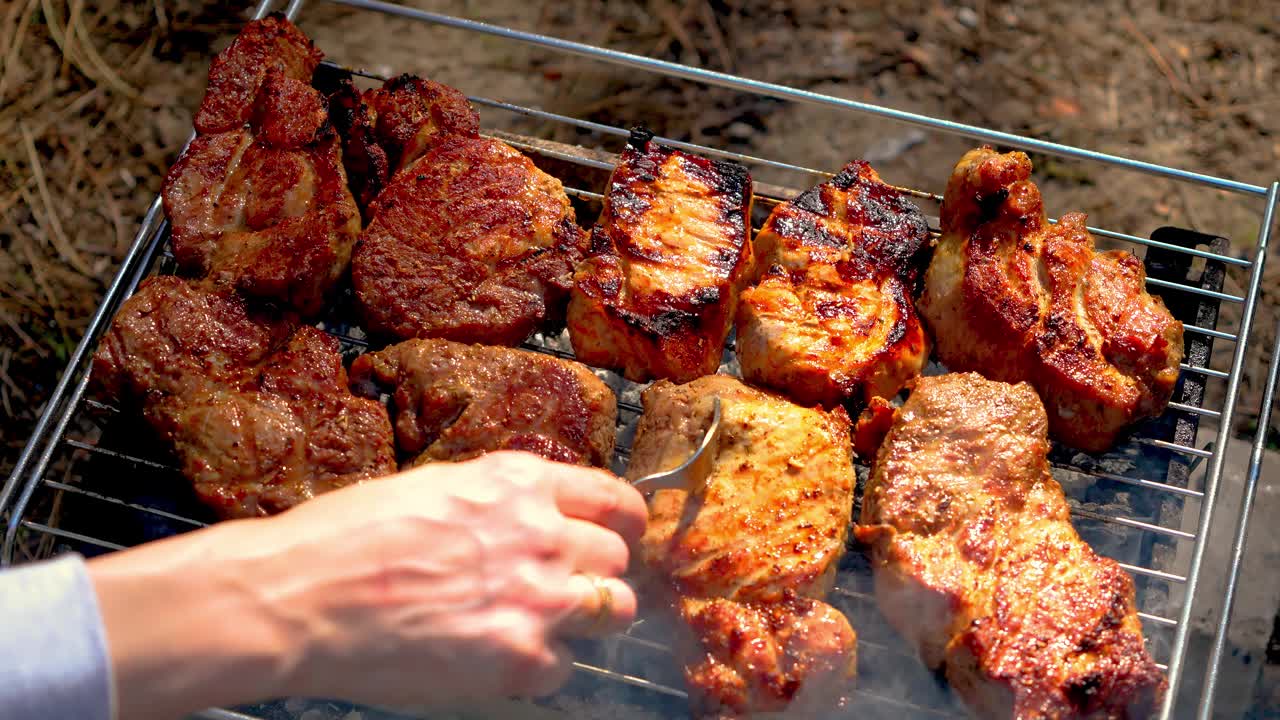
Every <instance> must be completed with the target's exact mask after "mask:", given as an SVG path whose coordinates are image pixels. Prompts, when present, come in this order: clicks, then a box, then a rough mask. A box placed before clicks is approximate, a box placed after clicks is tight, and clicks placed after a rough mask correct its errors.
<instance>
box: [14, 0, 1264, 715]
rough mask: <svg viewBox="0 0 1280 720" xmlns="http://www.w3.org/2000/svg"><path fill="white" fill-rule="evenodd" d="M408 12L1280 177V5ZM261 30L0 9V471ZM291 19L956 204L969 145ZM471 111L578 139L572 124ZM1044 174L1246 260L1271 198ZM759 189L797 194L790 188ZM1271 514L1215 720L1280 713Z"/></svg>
mask: <svg viewBox="0 0 1280 720" xmlns="http://www.w3.org/2000/svg"><path fill="white" fill-rule="evenodd" d="M415 4H417V5H420V6H421V7H424V8H428V9H431V10H435V11H439V12H444V13H449V14H453V15H460V16H466V17H470V18H474V19H479V20H485V21H489V22H494V23H500V24H503V25H508V26H513V27H516V28H521V29H527V30H534V31H538V32H544V33H547V34H551V35H555V36H558V37H563V38H567V39H572V40H578V41H583V42H587V43H591V44H595V45H602V46H607V47H612V48H616V49H620V50H627V51H630V52H635V53H640V54H645V55H649V56H651V57H656V58H662V59H667V60H673V61H677V62H682V63H686V64H691V65H697V66H700V67H705V68H711V69H715V70H723V71H727V72H732V73H736V74H740V75H744V76H747V77H751V78H756V79H761V80H766V81H771V82H776V83H783V84H787V85H791V86H793V87H798V88H803V89H810V90H815V91H819V92H823V93H827V94H832V95H837V96H841V97H847V98H852V99H857V100H865V101H869V102H874V103H878V104H883V105H887V106H890V107H894V108H899V109H903V110H911V111H915V112H920V113H924V114H929V115H933V116H936V117H943V118H947V119H952V120H957V121H961V122H965V123H970V124H976V125H983V126H986V127H990V128H995V129H999V130H1005V131H1010V132H1015V133H1020V134H1026V135H1031V136H1034V137H1037V138H1043V139H1047V140H1052V141H1055V142H1061V143H1067V144H1072V145H1080V146H1083V147H1087V148H1090V149H1094V150H1100V151H1103V152H1107V153H1113V154H1118V155H1127V156H1130V157H1135V158H1139V159H1143V160H1148V161H1151V162H1156V163H1160V164H1165V165H1170V166H1174V167H1179V168H1184V169H1189V170H1196V171H1200V172H1205V173H1210V174H1214V175H1221V176H1225V177H1229V178H1233V179H1237V180H1242V181H1247V182H1251V183H1256V184H1267V183H1269V182H1271V181H1272V180H1274V179H1276V177H1277V176H1280V162H1278V161H1280V94H1277V92H1276V88H1277V87H1278V86H1280V68H1278V66H1280V59H1278V53H1277V50H1278V48H1280V37H1278V35H1280V3H1277V2H1274V0H1241V1H1237V2H1229V1H1219V0H1166V1H1163V2H1158V1H1156V0H1101V1H1099V2H1091V3H1086V2H1075V3H1061V2H1041V3H1030V2H1022V3H1004V2H987V1H984V0H965V1H963V2H961V1H956V2H950V1H943V0H905V1H898V2H806V1H803V0H801V1H797V2H773V1H767V0H734V1H730V0H725V1H716V2H711V1H706V0H691V1H690V2H683V3H681V2H674V1H671V0H649V1H647V2H642V1H638V0H637V1H629V2H608V3H605V2H588V1H586V0H565V1H563V2H542V1H539V0H529V1H526V2H521V3H508V2H499V1H497V0H473V1H462V0H453V1H439V2H419V3H415ZM246 13H247V5H244V4H240V3H214V2H204V3H202V2H186V1H182V2H159V1H158V0H157V1H154V2H129V1H121V0H99V1H98V2H83V0H70V2H68V1H67V0H5V2H3V3H0V415H2V416H3V425H0V436H2V438H3V443H0V477H4V476H5V475H6V474H7V472H8V469H9V468H10V467H11V466H12V463H13V460H14V458H15V457H16V455H17V453H18V451H19V450H20V449H21V446H22V444H23V443H24V442H25V441H26V439H27V436H28V434H29V432H30V428H31V425H32V423H33V422H34V419H35V418H36V417H37V416H38V413H39V411H40V409H41V407H42V403H43V400H44V398H45V397H46V395H47V393H48V392H49V390H50V389H51V387H52V385H53V383H54V382H56V379H57V376H58V373H59V372H60V371H61V369H62V367H63V365H64V364H65V361H66V358H67V356H68V355H69V354H70V352H71V351H72V349H73V348H74V347H75V345H76V343H77V342H78V340H79V339H80V336H81V334H82V332H83V328H84V325H85V323H86V321H87V319H88V316H89V315H90V314H91V313H92V311H93V309H94V307H95V306H96V304H97V302H98V300H99V298H100V296H101V295H102V293H103V291H104V290H105V287H106V284H107V283H108V282H110V279H111V277H112V275H113V274H114V272H115V269H116V267H117V265H118V263H119V260H120V258H121V257H122V256H123V254H124V253H125V251H126V249H127V248H128V246H129V244H130V242H131V241H132V239H133V236H134V233H135V231H136V229H137V226H138V222H139V219H140V218H141V216H142V214H143V213H144V212H145V209H146V207H147V205H148V204H149V203H150V202H151V200H152V198H153V197H154V196H155V194H156V193H157V192H158V190H159V188H160V184H161V181H162V179H163V176H164V173H165V172H166V170H167V168H168V166H169V165H170V164H171V162H172V161H173V160H174V158H175V156H176V154H177V153H178V152H179V150H180V149H181V147H182V144H183V142H184V141H185V140H186V138H187V135H188V133H189V132H190V128H191V115H192V112H193V111H194V109H195V107H196V106H197V105H198V104H199V101H200V97H201V95H202V93H203V89H204V85H205V76H206V73H207V71H208V66H209V62H210V59H211V58H212V56H213V54H214V53H215V52H217V51H218V50H220V49H221V48H222V47H225V45H226V44H227V43H228V42H229V41H230V38H231V37H232V36H233V35H234V33H235V32H236V31H237V29H238V28H239V26H240V24H241V23H242V22H243V21H244V19H245V17H246ZM301 17H302V19H301V22H300V26H301V27H302V29H303V30H304V31H305V32H307V33H308V34H309V35H311V37H312V38H313V39H314V40H315V42H316V43H317V45H318V46H319V47H320V48H321V49H323V50H324V51H325V52H326V54H327V55H328V56H329V57H330V58H331V59H333V60H335V61H337V62H339V63H341V64H344V65H348V66H353V67H364V68H367V69H369V70H372V71H374V72H378V73H381V74H393V73H399V72H414V73H418V74H421V75H424V76H426V77H430V78H432V79H435V80H439V81H442V82H446V83H450V84H453V85H455V86H457V87H459V88H461V89H462V90H463V91H465V92H467V93H469V94H473V95H482V96H485V97H489V98H494V99H501V100H507V101H510V102H515V103H519V104H523V105H530V106H537V107H541V108H544V109H547V110H551V111H554V112H558V113H563V114H566V115H572V116H575V117H580V118H587V119H591V120H597V121H600V122H606V123H609V124H613V125H621V126H629V125H632V124H635V123H641V122H642V123H645V124H647V125H648V126H649V127H650V128H652V129H653V130H655V131H657V132H658V133H659V134H663V135H666V136H669V137H673V138H678V139H683V140H689V141H693V142H697V143H701V144H706V145H712V146H716V147H721V148H725V149H730V150H735V151H738V152H745V153H750V154H753V155H759V156H763V157H768V158H772V159H776V160H782V161H785V162H789V163H794V164H798V165H803V166H807V167H814V168H820V169H825V170H836V169H838V168H839V167H840V166H841V165H843V164H844V163H845V162H846V161H848V160H850V159H853V158H858V157H862V158H866V159H868V160H870V161H871V162H872V163H873V164H874V165H875V166H876V167H877V168H878V169H879V171H880V173H881V174H882V176H884V178H885V179H886V180H887V181H889V182H891V183H894V184H898V185H905V186H910V187H914V188H918V189H922V190H929V191H933V192H941V191H942V188H943V185H944V183H945V180H946V177H947V175H948V174H949V171H950V168H951V166H952V164H953V163H954V162H955V160H956V159H957V158H958V157H959V156H960V154H961V153H963V152H964V151H965V150H966V149H968V147H970V146H971V143H970V142H969V141H966V140H963V139H958V138H953V137H948V136H942V135H934V134H928V133H925V132H923V131H920V130H917V129H914V128H911V127H908V126H905V125H901V124H895V123H891V122H888V121H877V120H870V119H867V118H861V117H858V116H853V115H850V114H847V113H845V114H842V113H838V112H836V111H834V110H828V109H822V108H817V107H809V106H799V105H793V104H787V103H783V102H779V101H773V100H766V99H761V98H758V97H754V96H748V95H745V94H741V93H736V92H733V91H728V90H717V89H708V88H706V87H703V86H699V85H695V84H692V83H686V82H682V81H675V80H664V79H660V78H656V77H655V76H653V75H649V74H645V73H640V72H633V71H625V70H619V69H618V68H617V67H615V66H609V65H603V64H600V63H595V62H592V61H588V60H580V59H573V58H568V57H567V56H564V55H553V54H550V53H547V52H545V51H539V50H534V49H528V48H524V47H522V46H519V45H516V44H513V43H509V42H503V41H499V40H496V39H493V40H489V39H482V38H478V37H477V36H475V35H472V34H467V33H462V32H457V31H451V30H447V29H441V28H428V27H424V26H422V25H417V24H410V23H407V22H405V21H403V20H395V19H392V18H388V17H385V16H379V15H376V14H372V13H355V12H353V11H350V10H346V9H343V8H340V7H335V6H331V5H327V4H325V3H321V2H312V3H310V4H308V5H307V6H306V7H305V9H304V12H303V14H302V16H301ZM482 117H483V118H484V122H485V123H486V124H487V125H490V126H499V127H505V128H506V129H515V130H520V131H521V132H525V133H527V134H533V135H541V136H544V137H548V138H550V139H555V140H560V141H563V142H574V140H575V137H574V136H573V135H569V134H566V130H565V129H564V128H563V127H555V128H553V127H551V126H539V125H537V124H536V123H533V122H532V121H528V120H520V119H519V118H515V117H513V116H511V115H509V114H505V113H503V114H495V113H482ZM1033 160H1034V161H1035V163H1036V180H1037V181H1038V182H1039V183H1040V184H1041V187H1042V189H1043V192H1044V196H1045V198H1046V204H1047V206H1048V209H1049V211H1050V213H1051V214H1054V215H1059V214H1061V213H1063V212H1067V211H1072V210H1079V211H1085V212H1087V213H1088V214H1089V215H1090V221H1091V224H1093V225H1095V226H1100V227H1106V228H1109V229H1112V230H1117V231H1121V232H1127V233H1134V234H1139V235H1146V234H1148V233H1150V231H1152V230H1153V229H1155V228H1157V227H1159V226H1161V225H1179V226H1182V227H1188V228H1192V229H1196V230H1200V231H1203V232H1206V233H1210V234H1214V235H1221V236H1224V237H1227V238H1229V239H1230V240H1231V241H1232V246H1233V251H1235V252H1237V253H1241V254H1242V253H1244V252H1245V251H1246V250H1247V249H1249V248H1250V247H1251V246H1252V244H1253V243H1254V242H1255V241H1256V238H1257V232H1258V227H1257V223H1258V210H1259V205H1260V204H1259V203H1258V202H1257V201H1256V200H1250V199H1247V198H1243V197H1241V196H1237V195H1228V194H1225V193H1220V192H1217V191H1211V190H1202V189H1196V188H1192V187H1189V186H1184V185H1176V184H1174V183H1172V182H1168V181H1164V180H1158V179H1152V178H1149V177H1146V176H1141V175H1135V174H1133V173H1128V172H1124V171H1120V170H1114V169H1103V168H1100V167H1098V166H1094V165H1085V164H1081V163H1073V162H1068V161H1062V160H1055V159H1050V158H1045V157H1033ZM757 179H758V180H759V181H763V182H769V183H775V184H780V185H789V186H793V187H801V186H803V184H804V183H805V182H806V181H807V178H806V177H803V176H796V177H788V176H787V174H786V173H785V172H775V173H773V174H769V173H761V174H759V175H758V176H757ZM1278 277H1280V263H1276V262H1273V263H1272V264H1271V266H1270V267H1269V268H1268V270H1267V273H1266V276H1265V280H1264V285H1263V287H1264V291H1263V299H1262V305H1261V309H1260V311H1259V315H1258V317H1257V319H1256V321H1255V332H1254V335H1253V338H1252V342H1253V344H1254V351H1253V353H1252V354H1251V355H1250V356H1249V358H1248V359H1247V362H1246V364H1245V374H1244V376H1243V382H1242V386H1241V387H1242V390H1241V393H1242V394H1241V398H1240V414H1239V421H1238V426H1237V427H1236V428H1235V431H1236V432H1238V433H1241V434H1242V436H1246V437H1247V436H1248V435H1251V434H1252V432H1253V429H1254V427H1255V425H1256V418H1257V412H1258V409H1259V403H1260V402H1261V387H1262V383H1263V380H1264V378H1265V373H1266V370H1267V367H1266V364H1267V360H1266V354H1267V352H1266V351H1267V349H1268V348H1269V347H1270V345H1271V344H1272V342H1273V340H1274V334H1275V329H1276V321H1277V312H1276V310H1277V301H1280V285H1278V284H1277V283H1276V282H1275V280H1276V278H1278ZM1242 278H1243V275H1239V274H1237V275H1228V279H1227V286H1226V287H1225V288H1224V290H1225V291H1227V292H1230V293H1234V294H1243V290H1244V288H1243V284H1242V282H1241V280H1242ZM1223 313H1224V317H1223V319H1222V321H1221V322H1222V324H1223V325H1225V326H1231V325H1233V324H1234V323H1238V321H1239V316H1238V313H1239V306H1238V305H1225V306H1224V308H1223ZM1232 313H1235V314H1234V315H1232ZM1216 352H1217V353H1218V356H1217V357H1216V358H1215V361H1214V362H1213V366H1214V367H1217V368H1221V369H1225V368H1227V367H1228V365H1229V353H1230V346H1229V345H1227V344H1225V343H1219V345H1218V347H1217V348H1216ZM1214 402H1218V400H1215V399H1214V398H1212V397H1211V398H1210V404H1211V405H1210V406H1213V405H1212V403H1214ZM1272 424H1273V428H1270V429H1269V433H1270V435H1271V436H1273V437H1274V438H1280V434H1277V429H1278V428H1280V418H1277V417H1274V416H1273V418H1272ZM1246 445H1247V443H1246V442H1245V441H1241V442H1237V443H1236V447H1235V450H1234V451H1233V452H1232V453H1231V456H1230V457H1229V461H1228V462H1229V466H1228V470H1227V474H1226V475H1224V481H1226V482H1229V483H1230V482H1233V480H1232V478H1236V480H1234V482H1237V483H1238V476H1240V475H1242V474H1243V457H1244V455H1243V453H1244V452H1246V451H1247V447H1246ZM1272 445H1273V446H1274V445H1275V442H1274V441H1273V442H1272ZM1277 468H1280V465H1276V464H1274V463H1272V464H1270V465H1268V466H1267V468H1266V469H1267V471H1268V472H1269V473H1270V474H1273V475H1274V474H1276V472H1277ZM1233 473H1234V475H1233ZM1237 486H1238V485H1237ZM1226 495H1227V497H1224V501H1225V502H1227V503H1228V505H1227V507H1228V508H1230V502H1231V499H1230V497H1231V493H1230V492H1227V493H1226ZM1259 502H1260V507H1259V516H1258V521H1257V522H1255V531H1256V532H1255V535H1256V536H1257V539H1251V554H1250V563H1252V566H1251V567H1253V568H1255V569H1256V570H1257V572H1256V573H1255V575H1254V576H1253V577H1251V578H1249V582H1248V583H1247V585H1246V591H1245V596H1244V597H1242V598H1241V606H1240V607H1241V610H1240V612H1239V616H1238V618H1237V622H1236V624H1235V626H1233V636H1232V647H1233V657H1232V658H1231V659H1230V662H1231V663H1233V665H1232V668H1231V672H1230V673H1229V674H1231V675H1232V677H1233V678H1243V679H1242V680H1241V686H1240V688H1239V692H1237V693H1235V695H1237V696H1238V697H1232V698H1230V699H1229V700H1228V701H1224V702H1225V703H1226V706H1227V708H1226V709H1227V711H1230V710H1231V708H1238V709H1239V712H1240V713H1244V712H1248V713H1251V714H1253V715H1254V716H1258V717H1280V710H1277V709H1276V708H1277V707H1280V703H1278V702H1277V700H1276V698H1274V697H1273V695H1274V694H1275V693H1276V692H1277V685H1278V684H1277V683H1276V682H1275V681H1273V680H1271V677H1270V676H1271V674H1272V668H1277V667H1280V647H1271V648H1270V649H1269V650H1268V645H1267V643H1268V638H1269V637H1271V636H1272V634H1273V621H1274V618H1275V609H1276V597H1277V595H1280V587H1278V585H1280V578H1278V577H1277V575H1278V574H1277V573H1276V572H1275V570H1274V568H1275V567H1276V563H1277V562H1280V530H1277V529H1276V527H1275V524H1274V520H1273V519H1272V517H1269V515H1270V514H1271V513H1272V511H1274V512H1280V490H1278V489H1277V483H1275V482H1267V483H1265V487H1264V488H1263V490H1262V495H1261V497H1260V501H1259ZM1267 526H1270V527H1267ZM1258 528H1262V529H1258ZM1223 541H1226V537H1225V536H1224V537H1222V538H1219V539H1218V544H1219V545H1221V544H1222V542H1223ZM1223 555H1224V557H1225V552H1224V553H1223ZM1211 562H1212V560H1211ZM1210 610H1212V608H1210ZM1209 617H1211V616H1206V618H1209ZM1202 620H1203V621H1206V622H1207V619H1202ZM1206 627H1207V625H1206ZM1273 645H1274V641H1273ZM1197 672H1198V670H1197V669H1193V670H1192V673H1193V674H1195V673H1197ZM1220 704H1222V703H1220ZM1230 716H1238V715H1230Z"/></svg>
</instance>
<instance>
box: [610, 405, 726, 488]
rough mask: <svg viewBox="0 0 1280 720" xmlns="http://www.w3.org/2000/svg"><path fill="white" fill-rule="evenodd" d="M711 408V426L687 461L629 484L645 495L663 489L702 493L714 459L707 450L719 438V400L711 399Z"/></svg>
mask: <svg viewBox="0 0 1280 720" xmlns="http://www.w3.org/2000/svg"><path fill="white" fill-rule="evenodd" d="M711 408H712V409H711V426H710V427H708V428H707V432H706V434H704V435H703V436H702V442H701V443H699V444H698V448H697V449H696V450H694V451H693V455H691V456H689V459H688V460H685V461H684V462H683V463H681V464H680V465H678V466H677V467H675V468H674V469H672V470H667V471H666V472H660V473H653V474H652V475H645V476H644V477H642V478H640V479H639V480H636V481H634V482H632V483H631V484H632V485H633V486H635V487H637V488H639V489H640V490H641V491H642V492H645V493H651V492H653V491H655V490H659V489H663V488H666V489H673V490H688V491H689V492H690V493H699V492H702V490H703V489H704V488H705V487H706V484H707V478H708V477H709V476H710V475H711V461H712V459H713V458H714V457H715V453H712V452H707V449H708V448H710V447H711V446H712V444H713V443H715V442H716V440H717V439H718V438H719V437H720V398H718V397H717V398H714V399H713V401H712V406H711Z"/></svg>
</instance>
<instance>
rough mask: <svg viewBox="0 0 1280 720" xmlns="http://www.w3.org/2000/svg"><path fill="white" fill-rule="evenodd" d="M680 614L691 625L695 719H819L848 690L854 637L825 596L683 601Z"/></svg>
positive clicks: (687, 653) (688, 653)
mask: <svg viewBox="0 0 1280 720" xmlns="http://www.w3.org/2000/svg"><path fill="white" fill-rule="evenodd" d="M680 619H681V621H682V622H684V623H685V624H686V625H688V627H689V629H690V630H691V636H690V637H684V638H682V640H683V641H684V642H685V644H686V647H685V648H684V649H683V652H682V653H681V654H682V655H683V656H684V657H686V658H689V660H688V664H687V665H686V666H685V671H684V672H685V678H686V682H687V683H688V685H689V687H690V689H691V690H693V692H692V693H691V695H692V697H691V706H690V714H691V715H693V716H694V717H698V718H732V717H737V716H742V715H752V714H754V713H757V712H768V711H770V710H782V709H784V708H785V710H786V711H787V713H788V714H789V715H794V716H798V717H822V716H824V715H827V714H829V713H830V711H831V709H832V708H833V707H834V706H838V705H840V704H841V702H842V700H843V697H844V695H846V694H847V693H848V692H849V688H850V684H851V679H852V677H853V674H854V670H855V669H856V667H857V636H856V635H855V634H854V632H853V628H852V627H850V626H849V620H848V618H846V617H845V616H844V614H843V613H841V612H840V611H839V610H836V609H835V608H833V607H831V606H830V605H828V604H826V603H824V602H822V601H821V600H814V599H813V598H809V597H800V596H794V595H788V596H786V597H785V598H784V599H783V600H782V601H781V602H749V603H744V602H735V601H733V600H725V599H723V598H711V599H708V598H685V599H683V600H681V601H680ZM691 639H696V640H694V641H693V642H690V640H691ZM823 711H826V712H823Z"/></svg>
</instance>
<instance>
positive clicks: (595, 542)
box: [565, 518, 630, 577]
mask: <svg viewBox="0 0 1280 720" xmlns="http://www.w3.org/2000/svg"><path fill="white" fill-rule="evenodd" d="M565 532H566V535H567V540H568V543H569V548H570V552H571V553H572V557H573V558H574V560H575V562H574V568H575V569H576V570H577V571H578V572H582V573H589V574H591V575H599V576H601V577H615V576H617V575H621V574H622V573H624V572H626V570H627V561H628V560H629V559H630V551H629V550H628V549H627V543H626V541H625V540H623V539H622V536H621V535H619V534H618V533H616V532H614V531H612V530H609V529H607V528H603V527H601V526H599V525H596V524H595V523H591V522H587V521H586V520H575V519H572V518H570V519H569V527H568V529H567V530H566V531H565Z"/></svg>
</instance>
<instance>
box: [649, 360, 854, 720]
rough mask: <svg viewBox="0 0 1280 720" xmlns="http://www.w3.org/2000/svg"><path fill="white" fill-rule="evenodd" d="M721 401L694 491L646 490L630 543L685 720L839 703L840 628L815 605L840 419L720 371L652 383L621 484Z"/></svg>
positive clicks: (830, 527)
mask: <svg viewBox="0 0 1280 720" xmlns="http://www.w3.org/2000/svg"><path fill="white" fill-rule="evenodd" d="M716 397H719V398H720V403H721V430H720V435H719V440H718V442H717V443H716V444H714V445H713V446H712V447H710V448H708V450H707V452H709V453H713V456H712V457H713V459H712V469H711V474H710V476H709V477H708V478H707V482H706V486H705V487H704V488H702V489H701V491H692V492H691V491H688V490H676V489H663V490H658V491H656V492H655V493H654V494H653V497H652V498H651V500H650V502H649V526H648V529H647V530H646V532H645V535H644V537H643V539H642V540H641V548H640V550H641V558H642V560H643V564H644V569H645V574H646V575H647V577H648V580H649V582H650V583H651V584H652V585H653V587H654V590H655V595H657V596H661V597H665V598H666V599H667V602H668V603H669V605H670V607H671V610H672V613H673V615H674V616H676V617H678V618H679V619H680V621H681V622H680V624H681V625H682V626H683V628H684V631H685V637H684V639H683V642H682V644H681V646H680V648H681V659H682V661H683V662H684V664H685V679H686V681H687V683H688V686H689V691H690V696H691V702H692V707H693V709H694V712H695V714H696V715H697V716H698V717H715V718H721V717H738V716H744V715H749V714H754V713H760V712H773V711H781V710H784V709H787V710H791V711H793V712H794V711H799V710H801V709H802V708H803V709H810V710H812V709H814V708H827V709H830V708H832V707H834V706H835V705H836V704H838V703H839V702H840V700H841V698H842V696H843V695H844V694H845V693H846V692H847V691H848V690H849V686H850V683H851V680H852V678H853V675H854V671H855V670H856V665H857V663H856V659H855V655H856V637H855V635H854V632H853V628H851V627H850V626H849V622H848V620H847V619H846V618H845V617H844V615H842V614H841V613H840V612H839V611H837V610H835V609H834V608H832V607H830V606H828V605H826V604H825V603H823V602H822V601H821V599H822V597H823V596H824V595H826V593H827V592H828V591H830V589H831V586H832V582H833V580H834V578H835V573H836V566H837V563H838V562H839V559H840V556H841V555H842V554H843V552H844V547H845V536H846V534H847V532H848V526H849V515H850V513H851V512H852V506H853V486H854V473H853V458H852V455H851V449H850V444H849V416H848V415H847V414H846V412H845V411H844V409H843V408H836V409H835V410H832V411H829V412H828V411H823V410H821V409H810V408H804V407H800V406H799V405H795V404H793V403H791V402H789V401H787V400H786V399H784V398H782V397H780V396H777V395H774V394H771V393H768V392H764V391H761V390H756V389H754V388H751V387H748V386H746V385H744V384H742V382H741V381H739V380H737V379H734V378H731V377H728V376H726V375H709V376H705V377H702V378H699V379H697V380H694V381H693V382H690V383H688V384H685V385H673V384H671V383H670V382H667V381H658V382H656V383H654V384H653V385H652V386H651V387H650V388H649V389H647V390H646V391H645V392H644V397H643V399H644V415H642V416H641V418H640V422H639V425H638V427H637V429H636V439H635V444H634V447H633V450H632V455H631V464H630V467H628V468H627V477H628V478H630V479H632V480H634V479H636V478H639V477H641V476H644V475H647V474H650V473H654V472H660V471H664V470H670V469H672V468H674V467H676V466H677V465H679V464H680V463H682V462H684V461H685V460H686V459H687V458H688V456H689V455H690V453H692V452H693V450H694V448H696V447H697V446H698V444H699V443H700V442H701V440H702V436H703V434H704V432H705V431H706V429H707V426H708V425H709V424H710V422H711V416H712V412H713V410H712V406H713V402H714V399H715V398H716Z"/></svg>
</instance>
